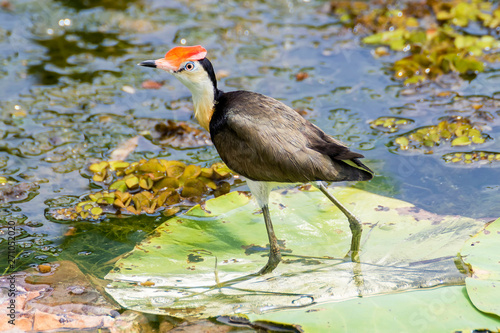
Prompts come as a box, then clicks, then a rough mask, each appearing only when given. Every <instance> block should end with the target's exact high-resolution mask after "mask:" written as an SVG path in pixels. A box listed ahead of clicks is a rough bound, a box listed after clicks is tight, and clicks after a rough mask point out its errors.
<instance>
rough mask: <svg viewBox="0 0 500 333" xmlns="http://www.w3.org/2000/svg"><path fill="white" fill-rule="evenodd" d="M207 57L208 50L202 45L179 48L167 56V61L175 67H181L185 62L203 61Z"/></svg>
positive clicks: (175, 48)
mask: <svg viewBox="0 0 500 333" xmlns="http://www.w3.org/2000/svg"><path fill="white" fill-rule="evenodd" d="M206 55H207V50H205V48H204V47H203V46H201V45H196V46H177V47H174V48H173V49H171V50H170V51H168V52H167V54H165V60H166V61H168V63H169V64H171V65H172V66H174V67H177V68H178V67H179V66H180V65H181V64H182V63H183V62H184V61H189V60H201V59H204V58H205V57H206Z"/></svg>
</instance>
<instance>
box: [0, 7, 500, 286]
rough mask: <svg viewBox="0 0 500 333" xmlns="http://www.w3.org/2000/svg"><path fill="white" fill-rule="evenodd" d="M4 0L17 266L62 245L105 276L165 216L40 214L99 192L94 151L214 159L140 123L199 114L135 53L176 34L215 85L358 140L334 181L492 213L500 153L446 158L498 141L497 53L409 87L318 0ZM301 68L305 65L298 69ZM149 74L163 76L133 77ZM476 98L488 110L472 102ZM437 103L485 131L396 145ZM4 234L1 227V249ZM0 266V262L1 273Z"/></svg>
mask: <svg viewBox="0 0 500 333" xmlns="http://www.w3.org/2000/svg"><path fill="white" fill-rule="evenodd" d="M2 6H3V7H2V9H0V58H1V59H2V66H1V68H0V138H1V141H0V177H5V178H6V179H7V180H8V181H9V182H10V184H11V186H12V188H11V190H10V192H9V191H4V193H3V194H4V197H3V200H0V205H1V206H0V220H2V221H3V222H2V223H4V224H6V223H7V221H15V223H16V226H17V229H16V230H17V241H18V245H19V247H20V249H22V250H23V252H22V254H21V255H20V257H19V260H18V261H17V267H16V269H17V270H21V269H25V268H27V267H28V266H34V265H37V264H39V263H42V262H50V261H54V260H58V259H61V258H63V259H69V260H72V261H75V262H77V263H78V264H79V265H80V267H81V269H82V270H83V271H84V272H93V273H94V274H96V275H98V276H100V277H103V276H104V275H105V274H106V273H107V271H109V269H110V267H111V264H110V263H109V261H110V260H111V259H113V258H115V257H117V256H119V255H121V254H123V253H125V252H127V251H129V250H130V249H131V248H132V247H133V246H134V245H135V244H136V243H137V242H139V241H141V240H142V239H143V238H144V237H145V236H146V235H147V234H148V233H149V232H151V231H152V230H154V228H155V227H157V226H158V225H159V224H160V223H162V222H163V221H165V220H166V217H164V216H162V215H161V214H158V215H152V216H146V215H141V216H138V217H131V218H125V219H119V218H114V217H112V216H110V217H108V218H106V219H104V220H101V221H93V222H92V221H59V220H55V219H53V218H51V217H50V214H48V210H49V209H50V208H51V207H64V206H67V205H70V204H72V203H73V204H74V203H76V202H78V200H79V198H81V197H84V196H85V195H88V194H89V193H92V192H95V191H96V190H97V189H95V188H94V186H93V185H92V183H91V182H90V181H89V179H88V177H87V178H86V177H84V176H86V175H87V171H86V169H87V167H88V165H89V163H91V162H95V161H100V160H107V159H109V156H110V154H111V152H112V151H113V150H114V149H115V148H116V147H117V146H118V145H119V144H121V143H123V142H124V141H126V140H127V139H130V138H133V137H135V136H140V137H141V138H140V140H139V145H138V147H137V149H136V150H135V151H134V152H133V153H132V154H131V155H130V156H129V157H128V160H129V161H137V160H140V159H141V158H146V159H150V158H155V157H163V158H168V159H176V160H182V161H184V162H186V163H189V164H197V165H200V166H203V167H204V166H209V165H211V164H213V163H215V162H218V161H219V158H218V155H217V152H216V150H215V148H214V147H213V146H211V145H195V146H194V147H193V146H190V147H189V146H188V147H185V146H172V145H168V144H162V143H161V142H160V140H158V139H157V138H156V137H155V136H154V135H152V134H151V133H152V131H153V129H154V127H155V125H156V124H158V123H162V122H166V121H167V120H173V121H185V122H187V123H188V124H190V125H192V126H194V127H197V126H198V125H197V124H196V121H195V119H194V118H193V114H192V105H191V102H190V93H189V91H188V90H187V89H186V88H185V87H184V86H183V85H182V84H181V83H180V82H177V81H176V80H175V79H174V78H173V77H171V76H169V75H168V74H166V73H164V72H162V71H159V70H151V69H147V68H142V67H139V66H137V63H138V62H140V61H143V60H149V59H157V58H160V57H162V56H163V55H164V53H165V52H166V51H168V50H169V49H170V48H171V47H173V46H176V45H183V44H184V45H197V44H201V45H203V46H204V47H205V48H206V49H207V50H208V57H209V58H210V60H211V61H212V63H213V64H214V67H215V69H216V71H218V72H219V74H223V75H221V76H222V77H223V78H221V79H220V81H219V87H220V88H221V89H222V90H224V91H230V90H238V89H244V90H251V91H256V92H259V93H263V94H266V95H269V96H272V97H274V98H277V99H279V100H281V101H283V102H285V103H286V104H288V105H290V106H292V107H294V108H295V109H297V110H301V111H303V114H304V116H305V117H306V118H307V119H309V120H310V121H312V122H313V123H315V124H317V125H318V126H320V127H321V128H322V129H323V130H324V131H325V132H326V133H328V134H330V135H333V136H335V137H337V138H339V139H341V140H342V141H344V142H345V143H347V144H348V145H349V146H350V147H351V148H352V149H354V150H356V151H360V152H361V153H363V154H364V155H365V160H364V161H365V162H366V164H367V165H369V166H370V167H371V168H372V169H373V170H374V171H375V172H376V176H375V178H374V179H373V180H372V181H370V182H366V183H357V184H354V183H346V184H341V186H354V187H357V188H362V189H365V190H367V191H370V192H373V193H378V194H382V195H387V196H391V197H394V198H398V199H402V200H405V201H408V202H411V203H413V204H415V205H416V206H418V207H421V208H423V209H426V210H428V211H431V212H434V213H438V214H452V215H453V214H457V215H465V216H470V217H475V218H493V217H498V202H499V199H500V176H499V175H500V173H499V172H500V171H499V170H500V169H498V168H497V167H496V166H498V165H500V163H496V164H495V163H491V164H479V163H473V164H470V165H458V164H453V163H446V162H445V161H444V159H443V155H444V154H446V153H450V152H470V151H472V150H475V149H477V150H482V151H489V152H497V153H499V152H500V143H499V140H498V138H499V137H500V128H499V118H500V114H499V112H498V111H499V110H500V101H499V100H498V99H497V98H500V88H499V87H500V75H499V72H498V68H499V66H498V64H491V63H490V64H488V65H487V68H486V71H485V72H484V73H479V74H478V75H477V77H475V78H473V79H471V80H470V81H467V80H464V79H462V78H460V77H458V76H456V75H453V74H449V75H445V76H444V77H442V78H441V79H439V80H438V81H436V82H432V83H427V84H424V85H422V86H419V87H410V86H405V85H403V84H402V82H401V81H397V80H395V79H394V78H393V75H392V73H390V71H389V70H388V67H389V65H390V64H391V63H392V62H394V61H395V60H397V59H399V58H401V57H402V56H403V55H404V53H403V52H390V54H389V55H387V56H385V57H380V58H379V57H375V56H374V55H373V50H374V47H369V46H365V45H363V44H362V43H361V38H362V35H357V34H354V33H353V32H352V30H350V29H347V28H345V27H344V26H343V25H342V24H341V22H340V21H339V19H338V17H336V16H335V15H332V13H330V12H329V10H328V9H327V7H328V6H327V3H325V2H321V1H308V0H306V1H272V2H264V1H238V2H233V1H159V0H151V1H133V0H120V1H94V0H73V1H55V0H54V1H49V0H38V1H32V0H20V1H13V2H11V3H9V2H3V5H2ZM300 72H305V73H307V74H308V77H306V78H305V79H303V80H297V78H296V75H297V74H298V73H300ZM148 79H150V80H155V81H158V82H164V84H163V86H162V87H161V88H160V89H144V88H142V86H141V85H142V83H143V82H144V81H145V80H148ZM450 91H451V92H452V93H447V92H450ZM445 92H446V93H445ZM474 104H481V105H483V110H485V111H487V112H488V114H490V115H491V117H485V118H478V119H476V118H474V117H475V115H473V116H471V114H472V111H474V110H473V105H474ZM383 116H388V117H394V116H396V117H404V118H408V119H411V120H413V121H414V123H412V124H410V125H408V127H406V128H404V129H401V130H400V131H399V132H397V133H386V132H384V131H380V130H378V129H374V128H372V127H371V126H370V122H371V121H374V120H375V119H377V118H379V117H383ZM448 116H467V117H469V116H470V117H471V119H472V121H475V122H478V123H480V125H481V128H482V131H483V132H484V133H487V134H488V135H489V139H488V140H487V141H486V142H485V143H484V144H482V145H481V146H480V147H478V146H472V147H471V146H466V147H452V146H451V145H450V144H449V143H448V144H443V145H441V146H440V147H437V148H436V149H434V150H433V153H432V154H424V153H423V151H422V150H415V151H413V150H412V151H402V150H399V149H397V145H395V144H394V143H393V141H394V139H395V137H396V135H397V134H402V133H404V132H406V131H410V130H413V129H416V128H419V127H422V126H429V125H436V124H437V123H439V121H440V119H442V118H443V117H448ZM234 188H238V189H246V187H244V185H238V187H236V186H235V187H234ZM5 245H6V235H5V233H4V234H1V235H0V247H1V248H2V250H0V251H2V252H3V253H5V248H6V246H5ZM6 264H7V262H6V260H3V261H2V262H1V263H0V269H1V270H2V271H3V270H4V269H5V267H6Z"/></svg>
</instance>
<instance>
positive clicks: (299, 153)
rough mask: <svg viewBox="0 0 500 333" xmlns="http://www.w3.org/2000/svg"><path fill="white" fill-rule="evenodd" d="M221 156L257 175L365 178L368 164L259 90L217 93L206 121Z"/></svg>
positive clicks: (287, 178) (253, 176)
mask: <svg viewBox="0 0 500 333" xmlns="http://www.w3.org/2000/svg"><path fill="white" fill-rule="evenodd" d="M210 134H211V136H212V141H213V142H214V145H215V147H216V148H217V151H218V152H219V155H220V156H221V158H222V160H223V161H224V162H225V163H226V164H227V165H228V166H229V168H231V169H232V170H234V171H236V172H237V173H239V174H241V175H243V176H245V177H247V178H250V179H252V180H258V181H276V182H308V181H314V180H327V181H344V180H368V179H371V178H372V177H373V175H372V172H371V170H370V169H369V168H368V167H366V166H364V165H363V164H362V163H361V162H360V161H359V160H358V158H360V157H363V155H361V154H358V153H354V152H352V151H350V150H349V148H347V147H346V146H345V145H344V144H343V143H342V142H340V141H337V140H335V139H333V138H331V137H329V136H327V135H326V134H325V133H324V132H323V131H322V130H321V129H319V128H318V127H317V126H315V125H313V124H311V123H310V122H309V121H307V120H305V119H304V118H302V117H301V116H300V115H299V114H298V113H297V112H296V111H295V110H293V109H291V108H290V107H288V106H286V105H285V104H283V103H281V102H279V101H277V100H275V99H273V98H271V97H267V96H264V95H261V94H257V93H252V92H247V91H235V92H230V93H225V94H223V95H222V96H221V97H220V98H219V100H218V102H217V104H216V110H215V112H214V115H213V117H212V120H211V122H210Z"/></svg>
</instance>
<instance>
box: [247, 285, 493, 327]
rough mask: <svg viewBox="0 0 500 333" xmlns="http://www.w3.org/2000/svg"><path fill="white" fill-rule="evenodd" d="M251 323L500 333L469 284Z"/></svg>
mask: <svg viewBox="0 0 500 333" xmlns="http://www.w3.org/2000/svg"><path fill="white" fill-rule="evenodd" d="M248 317H249V319H250V320H251V321H257V320H258V321H271V322H279V323H294V324H295V325H299V326H300V327H301V328H302V330H303V331H304V332H365V331H367V328H368V327H369V331H370V332H384V333H387V332H428V333H431V332H472V331H473V330H474V329H490V330H492V331H496V330H497V329H498V326H499V325H500V318H498V317H496V318H495V317H494V316H491V315H487V314H484V313H481V312H479V311H476V310H475V308H474V306H473V305H472V304H471V302H470V300H469V299H468V298H467V294H466V292H465V288H464V287H463V286H449V287H445V288H436V289H430V290H429V289H427V290H419V291H411V292H406V293H395V294H389V295H381V296H374V297H364V298H356V299H351V300H347V301H345V302H331V303H326V304H317V305H313V306H310V307H306V308H302V309H293V310H285V311H279V312H268V313H263V314H249V315H248Z"/></svg>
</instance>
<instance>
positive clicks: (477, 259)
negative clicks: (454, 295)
mask: <svg viewBox="0 0 500 333" xmlns="http://www.w3.org/2000/svg"><path fill="white" fill-rule="evenodd" d="M460 255H461V256H462V259H463V261H464V262H465V263H466V264H467V265H469V267H470V269H471V275H472V276H471V277H469V278H467V279H466V280H465V285H466V287H467V293H468V295H469V297H470V299H471V301H472V303H474V305H475V306H476V308H478V309H479V310H481V311H483V312H487V313H493V314H496V315H497V316H500V302H499V300H500V219H498V220H496V221H494V222H492V223H490V224H489V225H487V226H486V227H485V228H484V229H483V230H481V231H479V233H477V234H476V235H475V236H474V237H472V238H471V239H469V240H468V241H467V242H466V243H465V245H464V246H463V248H462V250H461V251H460Z"/></svg>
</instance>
